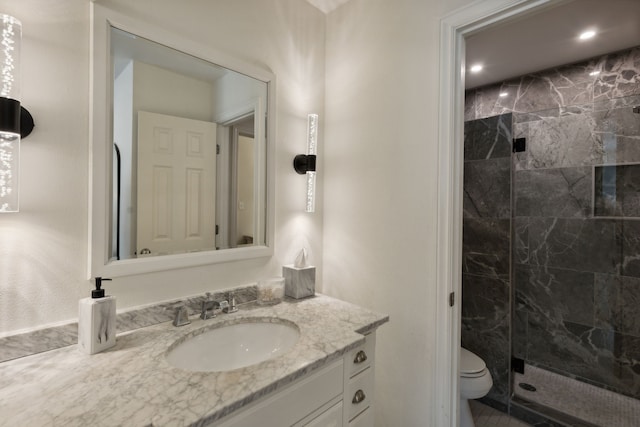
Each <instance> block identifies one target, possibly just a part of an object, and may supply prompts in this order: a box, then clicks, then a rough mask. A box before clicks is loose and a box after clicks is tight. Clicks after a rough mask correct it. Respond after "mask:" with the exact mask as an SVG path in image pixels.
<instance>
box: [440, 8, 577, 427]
mask: <svg viewBox="0 0 640 427" xmlns="http://www.w3.org/2000/svg"><path fill="white" fill-rule="evenodd" d="M564 1H565V0H477V1H475V2H473V3H471V4H469V5H468V6H465V7H463V8H461V9H458V10H455V11H453V12H451V13H449V14H447V15H445V16H444V17H443V18H442V19H441V20H440V56H439V63H440V76H439V88H440V93H439V100H438V102H439V109H438V111H439V112H440V113H439V117H438V208H437V209H438V214H437V230H438V231H437V236H436V237H437V245H438V251H437V253H438V257H437V261H436V263H437V264H436V280H437V291H436V297H437V301H438V303H437V304H436V350H435V363H434V364H433V368H434V370H433V376H432V378H433V381H432V385H433V389H432V390H433V391H432V396H433V407H432V417H431V421H432V422H431V425H433V426H439V427H445V426H448V427H457V426H458V425H459V419H458V418H459V416H458V414H459V401H460V398H459V396H460V394H459V383H460V381H459V374H458V365H459V357H460V354H459V353H460V332H461V323H462V322H461V316H462V298H461V295H462V195H463V161H464V158H463V155H464V154H463V148H464V147H463V145H464V130H463V126H464V77H465V41H464V40H465V37H468V36H470V35H472V34H474V33H477V32H479V31H482V30H483V29H485V28H488V27H490V26H493V25H495V24H497V23H500V22H505V21H507V20H511V19H514V18H516V17H520V16H522V15H525V14H528V13H530V12H532V11H534V10H540V9H541V8H545V7H551V6H554V5H558V4H560V3H563V2H564ZM451 294H453V296H454V297H453V300H454V305H453V307H451V306H450V305H449V299H450V295H451Z"/></svg>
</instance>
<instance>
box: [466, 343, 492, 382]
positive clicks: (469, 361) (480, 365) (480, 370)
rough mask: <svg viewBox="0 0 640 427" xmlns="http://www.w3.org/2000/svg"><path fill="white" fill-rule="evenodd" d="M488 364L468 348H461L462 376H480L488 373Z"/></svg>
mask: <svg viewBox="0 0 640 427" xmlns="http://www.w3.org/2000/svg"><path fill="white" fill-rule="evenodd" d="M486 369H487V365H486V364H485V363H484V360H482V359H481V358H480V357H478V356H477V355H475V354H473V353H472V352H470V351H469V350H467V349H466V348H462V347H461V348H460V376H461V377H465V378H478V377H481V376H483V375H485V374H486Z"/></svg>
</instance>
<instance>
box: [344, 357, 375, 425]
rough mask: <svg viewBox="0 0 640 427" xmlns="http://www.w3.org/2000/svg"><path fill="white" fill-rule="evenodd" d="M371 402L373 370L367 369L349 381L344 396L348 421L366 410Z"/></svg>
mask: <svg viewBox="0 0 640 427" xmlns="http://www.w3.org/2000/svg"><path fill="white" fill-rule="evenodd" d="M372 400H373V368H367V369H365V370H364V371H362V372H360V373H359V374H358V375H356V376H355V377H353V378H351V380H349V385H348V386H347V390H346V392H345V395H344V402H345V403H344V404H345V406H346V408H347V409H346V410H347V411H348V418H347V419H348V420H349V421H351V420H352V419H353V418H355V417H356V415H358V414H360V413H361V412H362V411H364V410H365V409H367V408H368V407H369V406H370V405H371V401H372Z"/></svg>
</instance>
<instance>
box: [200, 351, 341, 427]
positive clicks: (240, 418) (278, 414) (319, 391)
mask: <svg viewBox="0 0 640 427" xmlns="http://www.w3.org/2000/svg"><path fill="white" fill-rule="evenodd" d="M343 369H344V368H343V362H342V359H340V360H338V361H336V362H334V363H332V364H331V365H329V366H328V367H326V368H324V369H321V370H320V371H318V372H316V373H315V374H312V375H310V376H308V377H305V378H303V379H302V380H299V381H298V382H296V383H293V385H290V386H289V387H287V388H285V389H284V390H282V391H280V392H278V393H276V394H275V395H273V396H270V397H268V398H266V399H264V400H260V401H258V402H257V403H255V404H253V405H250V406H249V407H248V408H246V409H244V410H241V411H239V413H238V414H237V415H234V416H232V417H230V418H228V419H225V421H223V422H222V423H213V424H211V425H215V426H220V427H256V426H260V427H283V426H290V425H293V424H295V423H296V422H298V421H300V420H302V419H303V418H304V417H305V416H307V415H309V414H311V413H312V412H314V411H315V410H317V409H319V408H320V407H322V405H325V404H326V403H328V402H329V401H330V400H331V399H334V398H336V397H337V396H340V395H341V394H342V387H343V378H344V377H343ZM341 413H342V412H341ZM320 425H322V424H320ZM329 425H330V424H329ZM338 425H340V424H338Z"/></svg>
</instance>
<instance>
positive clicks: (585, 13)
mask: <svg viewBox="0 0 640 427" xmlns="http://www.w3.org/2000/svg"><path fill="white" fill-rule="evenodd" d="M587 29H594V30H595V31H596V32H597V34H596V36H595V37H593V38H592V39H590V40H579V38H578V36H579V34H580V33H581V32H583V31H585V30H587ZM639 45H640V0H568V1H564V2H561V3H559V4H556V5H555V6H551V7H547V8H545V9H543V10H539V11H536V12H533V13H530V14H527V15H526V16H523V17H519V18H516V19H514V20H511V21H510V22H506V23H502V24H498V25H497V26H495V27H493V28H489V29H485V30H483V31H481V32H479V33H477V34H474V35H472V36H470V37H468V38H467V39H466V49H467V53H466V65H467V72H466V77H465V78H466V87H467V89H471V88H474V87H478V86H484V85H487V84H490V83H496V82H499V81H503V80H505V79H508V78H511V77H516V76H521V75H523V74H527V73H531V72H535V71H540V70H544V69H547V68H552V67H555V66H558V65H565V64H571V63H574V62H579V61H582V60H585V59H588V58H592V57H594V56H599V55H602V54H605V53H610V52H615V51H618V50H622V49H627V48H630V47H634V46H639ZM476 63H480V64H482V65H483V66H484V69H483V70H482V71H481V72H480V73H471V72H470V71H469V70H468V67H470V66H471V65H473V64H476Z"/></svg>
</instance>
